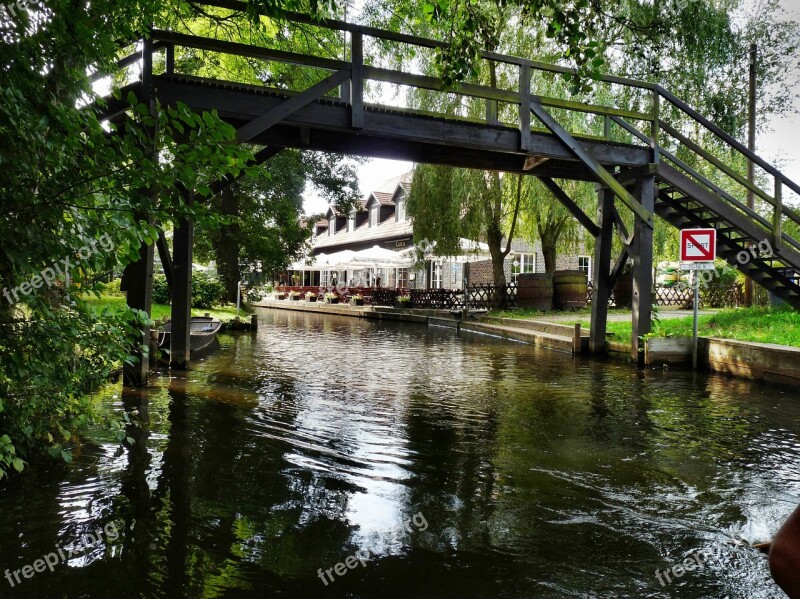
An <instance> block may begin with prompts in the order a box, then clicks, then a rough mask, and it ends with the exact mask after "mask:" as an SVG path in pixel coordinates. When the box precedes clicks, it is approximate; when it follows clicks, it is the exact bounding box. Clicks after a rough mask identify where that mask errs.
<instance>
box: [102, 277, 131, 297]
mask: <svg viewBox="0 0 800 599" xmlns="http://www.w3.org/2000/svg"><path fill="white" fill-rule="evenodd" d="M120 283H122V281H121V280H120V279H114V280H113V281H110V282H108V283H98V284H97V287H98V289H99V290H100V292H101V293H103V294H105V295H116V296H119V295H125V294H124V293H123V292H122V291H120V290H119V286H120Z"/></svg>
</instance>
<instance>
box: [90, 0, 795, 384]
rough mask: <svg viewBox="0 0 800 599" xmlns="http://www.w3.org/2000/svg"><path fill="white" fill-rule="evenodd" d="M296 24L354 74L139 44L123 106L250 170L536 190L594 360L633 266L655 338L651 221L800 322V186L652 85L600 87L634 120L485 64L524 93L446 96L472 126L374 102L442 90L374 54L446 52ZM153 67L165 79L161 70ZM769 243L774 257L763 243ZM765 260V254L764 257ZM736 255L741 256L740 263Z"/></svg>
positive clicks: (142, 373)
mask: <svg viewBox="0 0 800 599" xmlns="http://www.w3.org/2000/svg"><path fill="white" fill-rule="evenodd" d="M207 4H210V5H211V6H214V7H217V8H224V9H227V10H230V11H244V10H245V9H246V6H245V4H244V3H242V2H237V1H220V2H210V3H207ZM290 21H291V22H294V23H299V24H303V25H306V26H309V27H319V28H325V29H328V30H335V31H338V32H347V34H348V35H349V47H348V50H349V51H348V52H347V53H346V56H347V59H346V60H345V59H339V58H332V57H330V56H317V55H311V54H301V53H294V52H287V51H285V50H279V49H275V48H268V47H263V46H255V45H246V44H241V43H234V42H230V41H225V40H221V39H212V38H208V37H198V36H195V35H191V34H188V33H186V32H179V31H158V30H156V31H153V32H152V35H151V37H150V38H149V39H145V40H142V42H141V44H140V47H141V51H137V52H135V53H133V54H131V55H130V56H126V57H125V58H123V59H121V60H120V61H119V63H118V64H119V66H120V67H121V68H124V67H127V66H129V65H132V64H134V63H138V64H140V65H141V74H140V77H139V78H138V80H137V81H135V82H133V83H131V84H130V85H128V86H127V87H126V89H124V90H123V93H122V95H121V97H122V98H126V97H127V92H128V91H132V92H134V93H135V94H136V95H137V96H138V97H139V98H140V99H141V100H142V101H145V102H147V101H151V100H158V101H159V102H160V103H161V104H165V105H175V104H176V103H178V102H182V103H184V104H186V105H188V106H189V107H190V108H191V109H193V110H195V111H211V110H216V111H217V112H218V113H219V115H220V116H221V117H222V118H223V119H224V120H226V121H227V122H229V123H230V124H231V125H233V126H234V127H235V128H236V130H237V140H238V141H239V142H240V143H248V144H253V145H255V146H260V147H262V150H261V151H259V152H258V153H257V154H256V160H257V162H263V161H265V160H268V159H269V158H270V157H271V156H273V155H275V154H276V153H277V152H279V151H280V150H281V149H283V148H290V147H291V148H303V149H310V150H319V151H325V152H339V153H345V154H355V155H363V156H372V157H385V158H394V159H402V160H409V161H414V162H420V163H437V164H448V165H453V166H458V167H467V168H476V169H485V170H499V171H505V172H511V173H525V174H527V175H530V176H535V177H538V178H540V179H541V180H542V181H543V182H544V184H545V185H546V186H547V187H548V188H549V189H550V190H551V191H552V193H553V194H554V196H555V197H556V198H557V199H558V200H559V201H561V202H562V203H563V205H564V206H565V207H566V208H568V209H569V210H570V212H571V213H572V214H573V215H574V216H575V218H576V219H577V220H578V221H579V222H580V223H581V225H582V226H583V227H584V228H585V229H586V230H587V231H588V233H589V234H590V235H592V236H593V237H595V239H596V244H595V260H594V289H595V291H594V293H595V295H594V301H593V303H592V318H591V323H592V324H591V343H590V346H591V349H592V351H593V352H602V351H604V349H605V347H606V342H605V331H606V315H607V314H606V313H607V306H608V298H609V295H610V292H611V288H612V287H613V284H614V281H615V280H616V278H617V277H618V276H619V274H620V273H621V272H622V269H623V267H624V266H625V264H626V263H627V262H628V261H630V262H631V263H632V272H633V281H634V294H633V315H632V319H633V331H632V338H633V341H634V343H633V344H632V345H633V349H632V357H633V358H634V359H636V360H638V355H637V353H638V352H637V347H638V338H639V337H640V336H641V335H643V334H645V333H647V332H649V330H650V326H651V311H652V304H653V298H652V289H653V219H654V217H655V216H658V217H660V218H663V219H665V220H666V221H667V222H669V223H670V224H672V225H674V226H675V227H680V228H686V227H713V228H716V229H717V233H718V235H717V239H718V254H719V255H720V256H721V257H722V258H724V259H726V260H727V261H728V262H729V263H730V264H731V265H732V266H734V267H736V268H738V269H739V270H741V271H742V272H744V273H745V274H746V275H747V276H748V277H750V278H752V279H753V280H755V281H757V282H758V283H759V284H760V285H762V286H763V287H765V288H766V289H768V290H769V291H771V292H773V293H774V294H776V295H777V296H779V297H781V298H782V299H784V300H785V301H787V302H788V303H790V304H792V305H794V306H796V307H800V285H798V282H797V278H796V275H797V273H798V272H799V271H800V241H798V240H796V239H794V238H793V237H791V236H790V235H788V234H787V233H786V232H785V231H784V230H783V227H784V225H785V224H786V223H792V226H794V225H798V224H800V215H798V213H797V212H795V211H794V210H793V209H792V208H790V207H789V206H788V205H787V204H786V203H785V202H784V201H783V198H784V195H788V194H800V186H799V185H798V184H797V183H795V182H793V181H791V180H789V179H788V178H787V177H786V176H784V175H783V174H782V173H781V172H780V171H779V170H778V169H776V168H775V167H773V166H772V165H770V164H769V163H767V162H766V161H764V160H763V159H762V158H760V157H759V156H757V155H756V154H754V153H752V152H751V151H749V150H748V149H747V148H746V147H745V146H744V145H743V144H741V143H739V142H738V141H737V140H736V139H734V138H733V137H731V136H730V135H728V134H727V133H726V132H725V131H723V130H721V129H720V128H719V127H717V126H715V125H714V124H713V123H712V122H710V121H709V120H708V119H706V118H704V117H703V116H702V115H700V114H698V113H697V112H696V111H695V110H693V109H692V108H691V107H689V106H688V105H687V104H686V103H684V102H683V101H682V100H680V99H679V98H678V97H676V96H675V95H673V94H671V93H670V92H669V91H667V90H665V89H663V88H662V87H660V86H659V85H655V84H652V83H648V82H643V81H635V80H631V79H626V78H622V77H614V76H606V77H603V78H602V80H601V82H600V83H599V84H604V85H609V86H617V87H618V88H627V89H628V91H629V92H630V94H629V95H635V96H636V97H638V98H640V99H644V101H645V102H646V104H645V108H644V109H641V110H634V109H630V108H619V107H615V106H603V105H600V104H588V103H581V102H575V101H568V100H564V99H559V98H552V97H547V96H543V95H538V94H537V93H536V92H537V82H541V81H543V76H551V75H553V74H555V75H558V74H563V73H570V72H571V71H570V69H568V68H565V67H561V66H556V65H550V64H544V63H539V62H535V61H531V60H527V59H524V58H518V57H514V56H505V55H500V54H493V53H483V55H482V60H484V61H489V62H493V63H494V64H495V65H496V68H498V69H501V68H502V69H504V72H506V73H509V72H511V73H513V75H514V79H515V80H516V82H517V85H515V86H512V87H513V88H512V89H503V88H500V87H499V86H498V87H491V86H485V85H478V84H473V83H468V84H467V83H465V84H462V85H461V86H459V87H458V88H457V89H455V90H451V91H450V92H449V93H451V94H455V95H457V96H458V97H459V98H462V99H464V100H465V101H469V102H473V103H475V102H478V103H481V104H482V105H483V106H482V110H481V118H479V119H476V118H474V116H473V117H471V118H470V117H468V116H464V113H462V114H461V115H454V114H452V113H450V114H448V113H444V112H442V113H436V112H423V111H419V110H412V109H408V108H404V107H402V106H387V105H385V104H381V103H378V102H376V101H371V100H370V98H369V94H368V91H369V89H370V87H369V83H370V82H373V83H374V82H382V83H384V84H391V85H400V86H405V88H416V89H420V90H432V91H434V92H441V90H442V89H443V83H442V81H441V80H440V79H437V78H435V77H430V76H425V75H421V74H416V73H412V72H405V71H400V70H394V69H389V68H385V67H382V66H376V65H375V64H373V54H374V53H373V52H371V51H370V48H373V47H374V45H375V44H376V43H380V44H384V45H385V44H397V45H400V46H406V47H409V46H410V47H413V48H415V49H417V50H418V51H430V50H431V49H434V48H436V47H439V46H441V43H440V42H436V41H433V40H428V39H423V38H418V37H414V36H410V35H405V34H401V33H394V32H389V31H383V30H379V29H374V28H369V27H363V26H358V25H353V24H349V23H344V22H339V21H323V22H317V21H314V20H311V19H309V18H308V17H304V16H302V15H295V16H293V17H291V18H290ZM342 35H344V33H342ZM176 48H183V49H191V50H192V51H194V52H195V56H204V55H209V56H210V55H215V54H216V55H232V56H238V57H245V58H247V59H248V60H251V61H261V62H263V63H264V64H269V63H283V64H290V65H293V67H295V68H302V69H306V70H308V71H313V72H316V73H318V75H317V77H316V83H313V84H311V85H309V86H308V87H307V88H306V89H297V90H295V89H283V88H276V87H269V86H266V85H264V86H255V85H252V84H244V83H239V82H237V81H226V80H220V79H207V78H201V77H197V76H193V75H192V74H187V73H181V72H179V70H178V69H176V60H175V56H176ZM365 48H366V50H365ZM157 53H163V60H161V59H159V60H155V59H154V58H155V56H156V54H157ZM154 64H159V65H161V66H160V68H159V69H155V68H154ZM640 104H641V102H640ZM473 106H474V104H473ZM484 106H485V110H483V107H484ZM129 109H130V107H129V106H128V105H127V102H124V101H115V100H113V99H109V100H108V107H107V108H106V109H105V113H104V114H103V118H106V119H108V120H111V121H120V122H121V121H124V119H125V118H127V117H126V114H127V111H128V110H129ZM570 113H572V114H574V113H580V114H581V115H582V119H583V121H585V123H586V124H587V127H585V128H584V130H583V131H580V132H576V131H570V130H568V129H569V128H568V127H567V126H566V125H565V124H564V121H565V120H566V119H565V118H564V115H568V114H570ZM473 114H474V113H473ZM484 114H485V117H484V116H483V115H484ZM670 121H671V122H670ZM572 122H574V120H573V121H572ZM671 123H672V124H671ZM687 123H689V124H691V127H687V126H686V124H687ZM687 131H692V132H695V133H696V132H698V131H704V132H707V133H708V132H710V133H711V134H713V135H714V136H716V138H717V139H718V141H719V142H721V144H723V145H724V146H725V147H726V150H727V151H726V152H725V153H724V154H725V156H726V160H723V159H721V158H719V157H718V156H716V155H714V154H712V153H711V152H710V151H708V150H707V149H705V148H704V147H702V145H701V143H700V142H699V141H697V139H699V138H696V139H695V140H693V139H691V138H690V134H688V133H687ZM748 161H749V162H751V163H752V164H753V165H754V166H755V167H756V168H759V169H760V171H759V174H760V177H759V180H760V181H762V185H763V181H768V182H769V185H767V187H768V188H769V189H766V190H765V189H763V188H762V186H759V185H757V184H756V183H753V182H751V181H750V180H748V178H746V177H745V176H743V175H742V174H741V173H740V172H739V170H737V166H734V165H738V168H741V166H742V165H743V164H744V165H746V164H747V163H748ZM721 175H724V177H722V176H721ZM556 179H567V180H581V181H592V182H595V183H596V188H597V191H598V205H597V213H596V215H593V214H586V213H585V212H583V211H582V210H581V208H579V207H578V205H577V204H576V203H575V202H574V201H573V200H572V199H571V198H570V197H569V196H568V195H567V194H566V193H565V192H564V191H563V189H562V188H561V187H560V186H559V185H558V184H557V183H556V181H555V180H556ZM723 180H724V183H723V182H721V181H723ZM226 184H227V182H225V181H221V182H219V184H218V185H216V186H215V187H214V188H213V190H214V191H215V192H220V191H222V190H223V189H224V187H225V186H226ZM748 194H750V195H752V196H754V197H755V198H757V199H758V200H759V204H758V205H760V207H761V209H760V210H759V211H756V210H754V209H753V208H749V207H748V204H747V203H746V201H745V198H746V197H747V195H748ZM626 222H627V223H628V224H627V225H626ZM628 229H630V230H628ZM615 235H616V236H618V237H619V239H620V240H621V242H622V243H621V246H622V248H623V249H622V251H621V253H620V254H619V256H614V255H612V250H613V245H612V239H613V237H614V236H615ZM765 240H766V241H767V242H768V243H766V244H765V243H763V242H764V241H765ZM759 244H760V245H759ZM767 246H768V247H769V248H771V251H768V252H765V251H763V250H764V248H765V247H767ZM754 248H759V249H754ZM159 249H160V250H162V253H163V251H165V250H166V248H165V247H163V244H162V247H160V248H159ZM743 253H746V254H749V256H748V257H747V259H746V260H744V259H743V256H744V254H743ZM191 256H192V223H191V222H184V223H182V224H181V226H180V227H179V228H178V229H176V231H175V237H174V256H171V257H170V256H165V258H166V261H167V262H168V263H171V266H170V267H169V270H170V273H169V274H170V275H171V277H170V278H171V280H172V287H173V307H172V317H173V335H172V339H173V347H172V353H171V355H172V360H173V363H175V364H177V365H179V366H185V365H186V363H187V362H188V358H189V356H188V347H189V345H188V320H189V309H190V302H189V284H190V278H191V262H192V260H191ZM152 262H153V249H152V248H148V247H143V248H142V250H141V258H140V261H139V262H138V263H136V264H134V265H133V266H132V267H131V268H129V271H128V286H129V291H128V303H129V304H130V305H131V306H132V307H135V308H139V309H143V310H147V311H149V309H150V295H151V291H150V289H151V285H152V268H153V266H152ZM128 374H129V377H128V380H129V381H130V382H133V383H140V382H142V381H144V380H146V376H147V370H146V365H141V366H140V367H139V368H137V369H136V371H133V370H131V371H130V372H129V373H128Z"/></svg>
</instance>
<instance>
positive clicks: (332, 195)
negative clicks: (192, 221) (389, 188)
mask: <svg viewBox="0 0 800 599" xmlns="http://www.w3.org/2000/svg"><path fill="white" fill-rule="evenodd" d="M263 169H264V171H265V176H263V177H259V178H257V179H253V178H249V177H245V178H242V179H240V180H239V181H237V182H236V183H235V184H234V185H232V186H231V187H230V188H229V189H228V190H226V192H225V193H223V194H222V195H221V196H219V197H217V198H215V199H214V200H212V205H211V208H212V210H214V211H216V212H219V213H220V214H222V215H224V216H226V217H229V218H231V219H232V222H231V223H230V224H225V225H222V226H221V227H203V228H202V229H201V233H200V234H199V235H198V236H197V242H196V245H197V250H198V256H200V257H201V258H204V259H207V260H211V259H214V260H216V261H217V268H218V272H219V275H220V278H221V279H222V282H223V284H224V286H225V289H226V296H227V299H228V301H234V302H235V301H236V293H237V286H238V282H239V281H240V280H241V279H242V275H243V273H244V271H255V270H261V271H263V272H276V271H280V270H283V269H284V268H286V267H287V266H288V265H289V264H290V263H291V262H292V261H294V260H297V259H299V258H301V257H302V256H303V255H304V254H305V253H306V250H307V245H306V242H307V241H308V239H309V237H310V236H311V227H310V226H309V224H308V222H306V221H305V220H301V216H302V212H303V196H302V194H303V191H304V190H305V189H306V186H307V184H308V182H310V183H311V185H312V186H313V187H314V189H315V190H316V191H317V192H318V193H319V194H320V195H322V197H324V198H325V199H327V200H328V201H329V202H330V203H331V204H333V205H335V206H337V207H339V209H340V210H345V211H346V210H348V209H349V208H350V206H351V205H352V204H353V203H354V202H355V201H357V200H358V198H359V190H358V182H357V181H356V173H355V162H354V161H353V160H349V159H345V158H344V157H342V156H339V155H335V154H320V153H315V152H301V151H299V150H291V149H287V150H283V151H281V152H280V153H278V154H277V155H276V156H274V157H272V158H271V159H270V160H269V161H268V162H266V163H265V164H264V167H263Z"/></svg>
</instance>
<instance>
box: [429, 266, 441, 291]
mask: <svg viewBox="0 0 800 599" xmlns="http://www.w3.org/2000/svg"><path fill="white" fill-rule="evenodd" d="M431 288H432V289H441V288H442V265H441V264H440V263H439V262H431Z"/></svg>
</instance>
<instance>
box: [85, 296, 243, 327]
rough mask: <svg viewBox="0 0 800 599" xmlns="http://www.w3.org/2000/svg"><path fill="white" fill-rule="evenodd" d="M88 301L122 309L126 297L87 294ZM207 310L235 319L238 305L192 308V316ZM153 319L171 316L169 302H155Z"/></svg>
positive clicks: (214, 315) (223, 317) (98, 307)
mask: <svg viewBox="0 0 800 599" xmlns="http://www.w3.org/2000/svg"><path fill="white" fill-rule="evenodd" d="M84 300H85V301H86V302H88V303H89V304H92V305H94V306H96V307H97V309H102V308H104V307H109V308H111V309H115V308H118V309H122V308H123V307H124V306H125V297H124V296H121V295H101V296H100V297H96V296H93V295H92V296H87V297H85V298H84ZM206 312H208V313H209V315H210V316H213V317H214V318H218V319H219V320H222V321H226V320H233V319H234V318H236V306H235V305H232V304H231V305H225V306H215V307H214V308H210V309H206V308H192V316H204V315H205V314H206ZM249 312H250V311H249V310H248V309H246V308H245V307H244V306H242V309H241V312H240V315H241V316H242V317H244V316H246V315H247V314H248V313H249ZM151 316H152V318H153V320H162V319H164V318H169V317H170V307H169V305H168V304H155V303H154V304H153V310H152V313H151Z"/></svg>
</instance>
